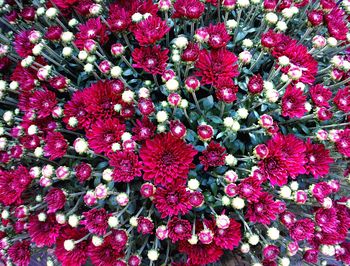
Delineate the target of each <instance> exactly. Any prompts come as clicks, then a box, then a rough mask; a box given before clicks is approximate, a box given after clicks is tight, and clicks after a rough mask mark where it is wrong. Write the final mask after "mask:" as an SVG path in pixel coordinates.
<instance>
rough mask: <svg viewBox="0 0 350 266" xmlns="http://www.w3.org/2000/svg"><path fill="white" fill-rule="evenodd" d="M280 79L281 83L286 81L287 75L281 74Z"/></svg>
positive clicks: (287, 79)
mask: <svg viewBox="0 0 350 266" xmlns="http://www.w3.org/2000/svg"><path fill="white" fill-rule="evenodd" d="M280 79H281V81H282V82H283V83H287V82H288V81H289V77H288V75H286V74H282V75H281V78H280Z"/></svg>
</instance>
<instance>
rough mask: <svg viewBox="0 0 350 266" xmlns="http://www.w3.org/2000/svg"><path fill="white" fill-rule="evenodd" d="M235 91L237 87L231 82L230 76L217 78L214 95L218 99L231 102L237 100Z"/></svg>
mask: <svg viewBox="0 0 350 266" xmlns="http://www.w3.org/2000/svg"><path fill="white" fill-rule="evenodd" d="M237 92H238V87H237V86H236V85H235V84H234V83H233V81H232V79H231V78H221V79H219V80H218V82H217V84H216V90H215V95H216V97H217V98H218V100H219V101H223V102H225V103H233V102H234V101H236V100H237V96H236V93H237Z"/></svg>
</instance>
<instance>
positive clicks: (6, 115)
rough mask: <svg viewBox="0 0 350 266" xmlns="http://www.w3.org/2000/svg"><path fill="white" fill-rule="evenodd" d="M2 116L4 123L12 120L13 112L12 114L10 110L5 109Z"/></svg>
mask: <svg viewBox="0 0 350 266" xmlns="http://www.w3.org/2000/svg"><path fill="white" fill-rule="evenodd" d="M2 118H3V119H4V121H5V122H6V123H11V122H12V120H13V118H14V114H13V112H12V111H6V112H5V113H4V114H3V116H2Z"/></svg>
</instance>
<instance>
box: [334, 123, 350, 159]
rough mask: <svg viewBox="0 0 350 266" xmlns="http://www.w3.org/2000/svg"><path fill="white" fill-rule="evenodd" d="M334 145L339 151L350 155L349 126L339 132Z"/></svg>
mask: <svg viewBox="0 0 350 266" xmlns="http://www.w3.org/2000/svg"><path fill="white" fill-rule="evenodd" d="M336 147H337V150H338V152H339V153H341V154H343V155H345V156H347V157H350V128H347V129H344V130H342V131H341V132H340V133H339V139H338V140H337V142H336Z"/></svg>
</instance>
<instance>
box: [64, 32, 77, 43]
mask: <svg viewBox="0 0 350 266" xmlns="http://www.w3.org/2000/svg"><path fill="white" fill-rule="evenodd" d="M73 39H74V34H73V33H72V32H70V31H65V32H62V34H61V40H62V41H63V42H65V43H68V42H71V41H72V40H73Z"/></svg>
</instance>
